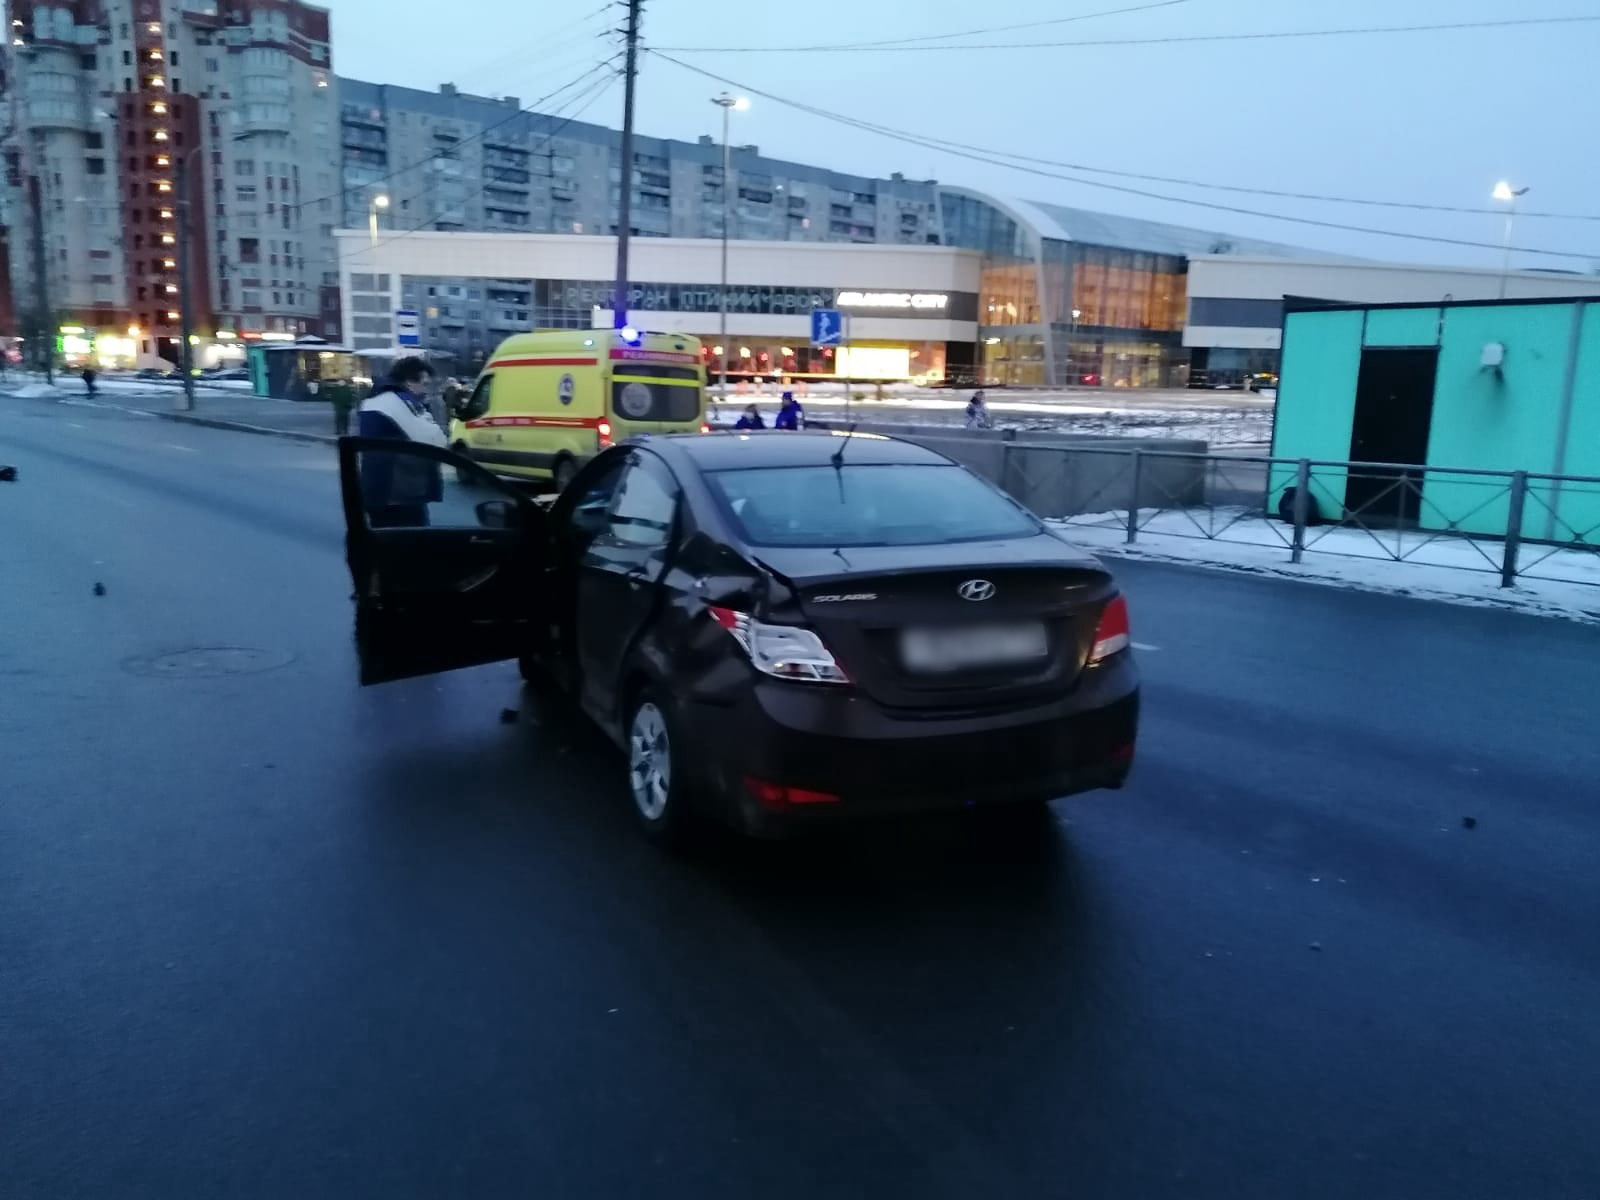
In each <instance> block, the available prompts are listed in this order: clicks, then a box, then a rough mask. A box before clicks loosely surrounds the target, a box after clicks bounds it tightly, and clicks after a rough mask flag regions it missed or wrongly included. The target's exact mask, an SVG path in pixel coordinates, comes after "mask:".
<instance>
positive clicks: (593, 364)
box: [450, 327, 707, 491]
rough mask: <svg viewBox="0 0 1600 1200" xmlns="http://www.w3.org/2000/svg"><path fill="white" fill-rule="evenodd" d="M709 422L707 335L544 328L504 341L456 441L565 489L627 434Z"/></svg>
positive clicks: (461, 419) (492, 462)
mask: <svg viewBox="0 0 1600 1200" xmlns="http://www.w3.org/2000/svg"><path fill="white" fill-rule="evenodd" d="M706 428H707V426H706V377H705V365H704V362H703V361H702V358H701V346H700V339H699V338H695V337H689V336H687V335H685V334H673V333H644V332H640V331H639V330H636V329H633V328H631V327H627V328H623V329H574V330H565V329H559V330H541V331H539V332H535V333H522V334H516V335H515V336H512V337H509V338H507V339H506V340H505V341H503V342H501V343H500V345H499V346H498V347H496V349H495V352H494V353H493V354H492V355H491V356H490V357H489V361H488V363H487V364H486V365H485V366H484V368H483V371H482V373H481V374H479V376H478V379H477V381H476V383H475V384H474V385H473V389H472V394H471V396H470V397H469V398H468V399H467V401H466V402H465V403H464V404H463V405H462V406H461V408H460V410H459V412H458V413H457V414H455V417H454V419H453V420H452V421H451V422H450V444H451V447H452V448H453V449H454V450H455V451H456V452H457V453H458V454H461V455H463V456H464V457H467V458H470V459H472V460H473V461H474V462H476V463H479V464H481V465H482V466H484V467H486V468H488V469H489V470H491V471H493V472H495V473H496V474H497V475H504V476H507V477H509V478H515V479H528V480H533V481H537V482H541V483H551V484H553V485H554V486H555V487H556V489H557V490H558V491H559V490H562V489H564V488H565V487H566V485H567V484H568V483H569V482H570V481H571V480H572V477H573V476H574V475H576V474H577V473H578V470H579V469H580V468H581V467H582V466H583V464H584V463H586V462H588V461H589V460H590V459H591V458H593V457H594V456H595V455H596V454H598V453H600V451H602V450H604V449H606V447H608V446H611V445H614V444H615V443H617V442H621V441H624V440H626V439H627V438H630V437H637V436H639V435H640V434H662V433H695V432H700V431H704V430H705V429H706Z"/></svg>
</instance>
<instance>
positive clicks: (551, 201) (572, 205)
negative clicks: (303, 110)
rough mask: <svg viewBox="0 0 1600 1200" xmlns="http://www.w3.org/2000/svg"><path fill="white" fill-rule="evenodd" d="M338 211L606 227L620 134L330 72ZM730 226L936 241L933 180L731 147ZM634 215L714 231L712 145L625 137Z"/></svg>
mask: <svg viewBox="0 0 1600 1200" xmlns="http://www.w3.org/2000/svg"><path fill="white" fill-rule="evenodd" d="M339 96H340V112H341V120H342V123H343V146H344V153H343V163H344V186H345V189H346V191H345V209H344V224H345V226H346V227H349V228H362V227H365V226H366V225H368V223H369V222H370V220H371V217H372V215H373V212H374V205H375V202H376V201H377V200H378V199H379V197H384V198H386V201H387V206H386V207H385V208H384V209H382V210H380V211H379V212H378V215H379V219H380V223H381V225H382V227H383V228H384V229H385V230H392V231H395V232H398V231H403V230H407V229H432V230H446V231H449V230H503V231H508V232H516V233H595V234H612V233H615V232H616V211H617V201H618V199H619V198H620V192H621V187H622V182H621V181H622V163H621V161H620V155H621V142H622V137H621V135H620V134H619V133H618V132H617V131H616V130H614V129H608V128H606V127H605V126H603V125H591V124H588V123H587V122H583V121H575V120H568V119H564V118H561V117H557V116H547V115H544V114H538V113H530V112H524V111H523V110H522V106H521V102H520V101H519V100H517V99H516V98H515V97H506V98H504V99H490V98H487V97H483V96H470V95H466V94H463V93H461V92H459V91H458V90H457V89H456V88H455V87H454V86H452V85H450V84H445V85H444V86H443V87H441V88H440V89H439V90H438V91H437V92H428V91H422V90H419V89H417V88H408V87H394V86H391V85H386V84H376V83H364V82H362V81H360V80H355V79H341V80H340V81H339ZM732 170H733V176H734V178H733V179H732V180H731V181H729V182H728V185H727V186H730V187H732V188H733V189H734V193H733V195H732V197H731V199H732V210H733V222H732V227H731V228H730V230H729V233H730V236H733V237H738V238H750V239H758V240H763V241H791V242H794V241H799V242H871V243H890V244H901V245H908V244H909V245H926V244H938V242H939V240H940V236H939V203H938V198H937V195H936V194H935V185H934V183H933V182H932V181H931V180H929V181H915V180H908V179H904V178H902V177H901V176H899V175H895V176H892V177H891V178H889V179H872V178H867V177H864V176H859V175H847V174H844V173H842V172H839V171H830V170H827V169H826V168H823V167H813V166H806V165H804V164H801V163H792V162H784V161H782V160H779V159H773V158H767V157H765V156H763V155H762V154H761V153H760V151H759V150H758V149H757V148H756V147H755V146H736V147H734V148H733V152H732ZM632 178H633V204H632V211H633V217H632V225H633V232H634V234H635V235H636V236H642V237H720V236H721V235H722V216H723V204H724V197H723V187H724V180H723V178H722V146H721V143H720V142H718V141H716V140H715V139H713V138H711V137H710V136H705V137H701V138H700V139H699V140H698V141H695V142H681V141H674V140H671V139H666V138H650V137H635V139H634V154H633V167H632Z"/></svg>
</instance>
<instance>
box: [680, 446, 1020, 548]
mask: <svg viewBox="0 0 1600 1200" xmlns="http://www.w3.org/2000/svg"><path fill="white" fill-rule="evenodd" d="M707 479H708V480H709V481H710V484H711V487H712V489H713V490H714V491H715V492H716V493H717V495H718V496H719V497H720V498H721V500H722V501H723V503H724V504H726V506H727V508H728V511H729V512H730V513H732V515H733V519H734V521H735V523H736V524H737V525H738V527H739V532H740V533H741V534H742V535H743V536H744V538H745V540H746V541H748V542H750V543H752V544H754V545H757V546H917V545H927V544H930V543H935V542H966V541H987V540H990V539H994V538H1013V537H1027V536H1029V535H1030V534H1034V533H1037V532H1038V531H1039V524H1038V522H1037V521H1035V520H1034V519H1033V518H1032V517H1031V516H1029V515H1028V514H1027V513H1026V512H1025V511H1023V509H1021V508H1020V507H1018V506H1017V505H1016V504H1014V503H1012V502H1011V501H1010V500H1008V499H1007V498H1006V497H1005V496H1003V495H1001V494H1000V493H999V492H996V491H995V490H994V489H993V488H991V487H989V486H988V485H987V484H985V483H984V482H983V481H982V480H979V479H977V478H975V477H974V476H972V475H971V474H969V473H968V472H967V471H966V470H964V469H963V468H961V467H958V466H955V465H953V464H952V465H949V466H943V465H938V464H932V463H904V464H880V463H864V464H861V465H857V466H852V465H851V464H849V463H844V464H842V465H840V466H838V467H833V466H806V467H751V468H741V469H739V470H733V471H713V472H710V473H708V475H707Z"/></svg>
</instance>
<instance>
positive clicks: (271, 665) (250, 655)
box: [122, 646, 294, 679]
mask: <svg viewBox="0 0 1600 1200" xmlns="http://www.w3.org/2000/svg"><path fill="white" fill-rule="evenodd" d="M293 661H294V655H292V654H287V653H285V652H283V651H281V650H256V649H253V648H251V647H249V646H197V647H195V648H194V649H193V650H175V651H173V652H172V653H170V654H148V655H140V656H139V657H137V658H130V659H128V660H127V662H125V663H123V664H122V665H123V667H124V668H125V669H126V670H129V671H132V672H133V673H134V674H135V675H156V676H160V677H162V678H167V679H204V678H211V677H214V676H218V675H255V674H259V673H260V672H262V671H275V670H277V669H278V668H279V667H282V666H286V665H288V664H289V663H291V662H293Z"/></svg>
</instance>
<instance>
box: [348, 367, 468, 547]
mask: <svg viewBox="0 0 1600 1200" xmlns="http://www.w3.org/2000/svg"><path fill="white" fill-rule="evenodd" d="M432 373H433V372H432V370H431V369H430V368H429V366H428V364H427V363H426V362H424V361H423V360H422V359H420V358H402V359H401V360H400V361H399V362H397V363H395V365H394V368H393V369H392V370H391V371H390V372H389V378H388V379H387V380H386V381H385V382H384V384H383V386H382V387H380V388H379V389H378V390H377V391H375V392H373V393H372V395H370V396H368V397H367V398H366V399H365V400H363V401H362V402H361V411H360V413H359V414H358V415H357V418H356V421H357V425H356V430H357V432H358V433H359V434H360V436H361V437H364V438H391V439H395V440H399V441H408V442H421V443H422V444H423V445H427V446H439V447H441V448H443V447H445V446H447V445H448V444H449V439H448V438H446V437H445V432H444V430H443V429H441V428H439V425H438V423H437V422H435V421H434V419H433V416H432V414H431V413H430V412H429V411H428V401H427V396H426V394H425V392H426V387H427V379H428V376H430V375H431V374H432ZM361 495H362V499H363V500H364V501H365V503H366V509H367V520H368V522H369V523H370V524H371V526H372V527H373V528H374V529H384V528H395V527H414V526H421V525H426V524H428V505H429V504H431V503H433V502H435V501H437V500H441V499H443V497H444V484H443V478H442V476H441V475H440V471H439V464H438V463H436V462H433V461H432V460H430V459H424V458H417V457H414V456H411V455H401V454H385V453H382V452H380V451H368V452H366V453H364V454H362V456H361Z"/></svg>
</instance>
